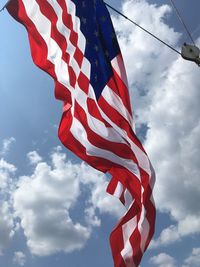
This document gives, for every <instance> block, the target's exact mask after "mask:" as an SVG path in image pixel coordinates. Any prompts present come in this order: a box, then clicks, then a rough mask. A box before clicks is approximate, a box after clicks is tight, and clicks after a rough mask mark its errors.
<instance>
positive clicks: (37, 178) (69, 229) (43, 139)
mask: <svg viewBox="0 0 200 267" xmlns="http://www.w3.org/2000/svg"><path fill="white" fill-rule="evenodd" d="M5 2H6V1H2V0H1V2H0V4H1V6H3V5H4V4H5ZM107 2H108V3H109V4H112V5H113V6H114V7H115V8H117V9H119V10H121V11H123V13H124V14H126V15H127V16H128V17H130V18H131V19H133V20H134V21H136V22H137V23H139V24H140V25H142V26H143V27H145V28H147V29H148V30H150V31H151V32H153V33H154V34H155V35H157V36H159V37H160V38H161V39H162V40H164V41H166V42H167V43H169V44H170V45H172V46H173V47H175V48H176V49H177V50H179V51H180V48H181V45H182V44H183V43H184V42H187V43H189V42H190V40H189V38H188V36H187V35H186V34H185V32H184V29H183V27H182V25H181V24H180V22H179V21H178V19H177V17H176V15H175V14H174V11H173V10H172V8H171V7H170V1H168V0H166V1H165V0H162V1H161V0H148V1H147V0H129V1H120V0H118V1H116V0H115V1H111V0H110V1H109V0H107ZM175 3H176V4H177V7H178V8H179V10H180V12H181V14H182V15H183V18H184V21H185V23H186V24H187V26H188V28H189V30H190V32H191V33H192V36H193V38H194V40H195V43H196V44H197V45H199V46H200V20H199V10H200V3H199V1H198V0H193V1H190V0H185V1H182V0H176V1H175ZM111 15H112V20H113V23H114V27H115V30H116V32H117V35H118V40H119V43H120V47H121V52H122V54H123V57H124V60H125V65H126V70H127V74H128V81H129V89H130V96H131V103H132V106H133V111H134V117H135V121H136V125H137V134H138V136H139V137H140V139H141V140H142V142H143V144H144V147H145V149H146V151H147V153H148V155H149V157H150V159H151V161H152V164H153V166H154V169H155V171H156V184H155V189H154V197H155V202H156V206H157V221H156V232H155V235H154V239H153V240H152V242H151V245H150V247H149V249H148V250H147V252H146V253H145V255H144V257H143V260H142V263H141V267H147V266H148V267H199V266H200V208H199V203H200V182H199V179H200V164H199V158H200V139H199V135H200V108H199V102H200V90H199V88H200V79H199V72H200V69H199V67H198V66H197V65H196V64H195V63H192V62H188V61H185V60H183V59H182V58H181V57H180V56H179V55H178V54H176V53H175V52H173V51H171V50H170V49H169V48H167V47H165V46H164V45H163V44H161V43H159V42H158V41H156V40H154V39H153V38H152V37H150V36H148V35H147V34H146V33H143V32H142V31H141V30H140V29H138V28H136V27H135V26H133V25H132V24H130V22H128V21H126V20H125V19H124V18H122V17H119V16H117V15H116V14H114V13H113V12H111ZM0 36H1V40H0V267H15V266H27V267H32V266H33V267H36V266H37V267H46V266H48V267H54V266H59V267H64V266H65V267H66V266H67V267H81V266H88V267H92V266H95V267H102V266H113V262H112V257H111V252H110V248H109V233H110V232H111V230H112V228H113V227H114V225H115V224H116V223H117V220H118V218H120V216H121V215H122V214H123V212H124V210H123V207H122V206H121V204H120V203H119V202H118V201H117V199H115V198H113V197H111V196H109V195H107V194H106V192H105V188H106V185H107V183H108V179H109V177H107V176H105V175H103V174H102V173H100V172H97V171H96V170H94V169H92V168H91V167H89V166H87V165H86V164H85V163H83V162H82V161H81V160H79V159H78V158H77V157H76V156H74V155H73V154H72V153H70V152H69V151H68V150H66V149H65V148H64V147H63V146H62V145H61V143H60V141H59V140H58V137H57V128H58V125H59V120H60V117H61V113H62V104H61V103H60V102H59V101H57V100H55V98H54V84H53V81H52V80H51V78H50V77H49V76H48V75H47V74H45V73H44V72H42V71H41V70H39V69H37V68H36V67H35V66H34V64H33V63H32V60H31V57H30V51H29V44H28V40H27V34H26V32H25V30H24V28H23V27H22V26H21V25H20V24H18V23H17V22H16V21H14V20H13V19H12V18H11V17H10V15H9V14H8V13H7V12H6V11H3V12H1V13H0Z"/></svg>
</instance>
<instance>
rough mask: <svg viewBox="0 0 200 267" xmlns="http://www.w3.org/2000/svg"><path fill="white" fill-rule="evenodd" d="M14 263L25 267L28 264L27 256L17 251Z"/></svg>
mask: <svg viewBox="0 0 200 267" xmlns="http://www.w3.org/2000/svg"><path fill="white" fill-rule="evenodd" d="M13 263H15V264H17V265H19V266H24V265H25V263H26V255H25V254H24V253H23V252H21V251H16V252H15V254H14V257H13Z"/></svg>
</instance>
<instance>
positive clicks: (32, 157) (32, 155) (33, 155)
mask: <svg viewBox="0 0 200 267" xmlns="http://www.w3.org/2000/svg"><path fill="white" fill-rule="evenodd" d="M27 157H28V159H29V161H30V163H31V164H33V165H35V164H37V163H39V162H40V161H42V157H41V156H40V155H39V154H38V153H37V151H31V152H29V153H28V154H27Z"/></svg>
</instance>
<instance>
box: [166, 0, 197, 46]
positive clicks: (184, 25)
mask: <svg viewBox="0 0 200 267" xmlns="http://www.w3.org/2000/svg"><path fill="white" fill-rule="evenodd" d="M170 2H171V5H172V7H173V8H174V10H175V12H176V15H177V17H178V19H179V20H180V22H181V24H182V25H183V27H184V29H185V31H186V33H187V34H188V36H189V37H190V39H191V41H192V43H193V44H194V45H195V42H194V40H193V38H192V35H191V34H190V31H189V29H188V28H187V26H186V24H185V22H184V20H183V18H182V17H181V14H180V12H179V10H178V8H177V7H176V5H175V3H174V1H173V0H170Z"/></svg>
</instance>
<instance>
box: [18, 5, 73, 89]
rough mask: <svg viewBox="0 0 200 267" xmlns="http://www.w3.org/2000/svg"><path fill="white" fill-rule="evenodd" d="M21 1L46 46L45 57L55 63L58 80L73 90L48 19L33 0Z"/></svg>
mask: <svg viewBox="0 0 200 267" xmlns="http://www.w3.org/2000/svg"><path fill="white" fill-rule="evenodd" d="M23 3H24V6H25V9H26V13H27V15H28V17H29V19H31V20H32V22H33V23H34V25H35V27H36V29H37V31H38V32H39V33H40V35H41V37H42V38H43V39H44V41H45V43H46V45H47V47H48V51H47V53H48V54H47V59H48V60H49V61H50V62H52V63H53V64H54V65H55V73H56V76H57V79H58V81H59V82H60V83H61V84H63V85H64V86H65V87H67V88H68V89H69V90H70V91H73V90H74V89H73V88H71V85H70V82H69V73H68V66H67V64H66V62H64V61H63V60H62V58H61V57H62V51H61V49H60V47H59V46H58V44H57V43H56V42H55V41H54V40H53V39H52V38H51V23H50V21H49V20H48V19H47V18H46V17H45V16H44V15H43V14H42V13H41V12H40V8H39V6H38V4H37V3H36V2H35V1H34V0H23Z"/></svg>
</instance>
